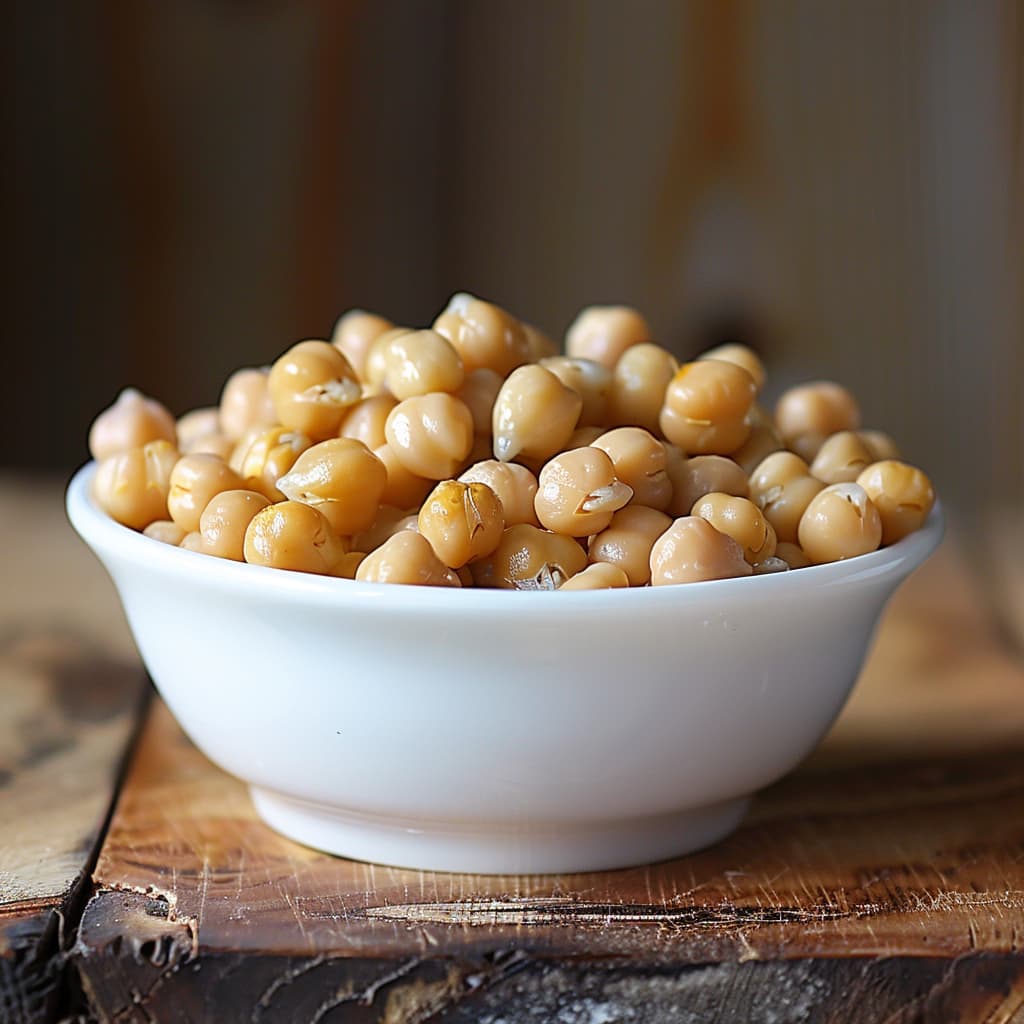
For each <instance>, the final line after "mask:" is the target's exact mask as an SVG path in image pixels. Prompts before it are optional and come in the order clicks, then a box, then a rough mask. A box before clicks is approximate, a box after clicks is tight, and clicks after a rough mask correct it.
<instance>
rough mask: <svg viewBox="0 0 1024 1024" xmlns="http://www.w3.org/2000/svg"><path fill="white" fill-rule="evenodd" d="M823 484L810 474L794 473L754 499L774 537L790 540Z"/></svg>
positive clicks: (795, 534) (792, 541)
mask: <svg viewBox="0 0 1024 1024" xmlns="http://www.w3.org/2000/svg"><path fill="white" fill-rule="evenodd" d="M824 488H825V485H824V484H823V483H822V482H821V481H820V480H818V479H816V478H815V477H813V476H797V477H793V479H791V480H787V481H786V482H785V483H782V484H779V485H778V486H777V487H774V488H772V489H770V490H768V491H766V492H765V493H764V494H762V495H761V497H760V498H759V499H758V501H757V502H756V503H755V504H756V505H757V507H758V508H759V509H760V510H761V513H762V514H763V515H764V517H765V519H767V520H768V522H769V523H771V525H772V529H773V530H774V531H775V536H776V538H777V540H784V541H788V542H789V543H791V544H792V543H794V542H795V541H796V539H797V532H798V530H799V527H800V520H801V519H802V518H803V515H804V512H806V510H807V506H808V505H810V503H811V502H812V501H813V500H814V498H816V497H817V496H818V495H819V494H820V493H821V491H822V490H824Z"/></svg>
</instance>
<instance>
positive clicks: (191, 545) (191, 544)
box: [178, 530, 206, 555]
mask: <svg viewBox="0 0 1024 1024" xmlns="http://www.w3.org/2000/svg"><path fill="white" fill-rule="evenodd" d="M178 547H179V548H184V549H185V550H186V551H194V552H195V553H196V554H197V555H205V554H206V552H205V551H204V550H203V535H202V534H201V533H200V532H199V531H198V530H193V531H192V532H191V533H186V534H185V536H184V537H182V538H181V542H180V543H179V544H178Z"/></svg>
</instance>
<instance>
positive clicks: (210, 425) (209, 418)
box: [175, 406, 223, 455]
mask: <svg viewBox="0 0 1024 1024" xmlns="http://www.w3.org/2000/svg"><path fill="white" fill-rule="evenodd" d="M175 431H176V433H177V437H178V451H179V452H181V454H182V455H188V454H189V453H190V452H193V451H195V450H196V449H195V447H194V446H195V445H196V444H198V443H199V442H201V441H202V440H203V439H204V438H206V437H209V436H210V435H211V434H220V433H221V430H220V410H219V409H218V408H217V407H216V406H211V407H210V408H207V409H193V410H192V411H191V412H187V413H185V415H184V416H179V417H178V422H177V423H176V424H175ZM221 436H223V435H221Z"/></svg>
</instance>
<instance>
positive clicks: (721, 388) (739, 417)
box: [658, 359, 757, 455]
mask: <svg viewBox="0 0 1024 1024" xmlns="http://www.w3.org/2000/svg"><path fill="white" fill-rule="evenodd" d="M756 394H757V387H756V385H755V384H754V378H753V377H751V376H750V374H749V373H747V371H746V370H744V369H743V368H742V367H740V366H736V365H735V364H734V363H726V362H722V361H721V360H718V359H704V360H698V361H697V362H693V363H686V364H685V365H684V366H681V367H680V368H679V371H678V372H677V373H676V375H675V376H674V377H673V378H672V380H671V382H670V383H669V385H668V388H667V389H666V391H665V402H664V405H663V406H662V408H661V415H660V416H659V419H658V422H659V425H660V427H661V432H662V433H663V434H664V435H665V437H667V438H668V440H669V441H671V442H672V443H673V444H675V445H678V446H679V447H680V448H682V450H683V451H684V452H686V453H687V454H690V455H730V454H731V453H732V452H734V451H736V449H738V448H739V447H740V446H741V445H742V444H743V443H744V442H745V441H746V440H747V437H748V436H749V435H750V424H749V422H748V421H747V418H746V417H747V413H748V412H749V410H750V407H751V404H752V403H753V401H754V396H755V395H756Z"/></svg>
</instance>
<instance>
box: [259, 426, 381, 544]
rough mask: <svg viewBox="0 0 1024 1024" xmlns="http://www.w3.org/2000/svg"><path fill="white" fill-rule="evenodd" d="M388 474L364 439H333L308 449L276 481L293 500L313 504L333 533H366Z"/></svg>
mask: <svg viewBox="0 0 1024 1024" xmlns="http://www.w3.org/2000/svg"><path fill="white" fill-rule="evenodd" d="M387 480H388V471H387V469H386V468H385V466H384V463H383V462H381V461H380V459H378V458H377V457H376V456H375V455H374V454H373V452H371V451H370V449H369V448H367V447H366V445H365V444H363V442H362V441H356V440H355V439H353V438H351V437H334V438H331V439H330V440H328V441H321V442H320V443H319V444H315V445H313V446H312V447H311V448H307V449H306V450H305V451H304V452H303V453H302V454H301V455H300V456H299V457H298V458H297V459H296V460H295V464H294V465H293V466H292V468H291V469H290V470H289V471H288V472H287V473H286V474H285V475H284V476H283V477H281V478H280V479H279V480H278V481H277V487H278V490H280V491H281V493H282V494H284V495H285V496H286V497H287V498H288V499H290V500H291V501H302V502H305V503H306V504H307V505H312V506H313V507H314V508H316V509H318V510H319V511H320V512H322V513H323V515H324V516H325V517H326V519H327V521H328V522H329V523H330V524H331V528H332V529H333V530H334V532H335V533H337V534H339V535H341V536H349V535H351V534H353V533H359V532H361V531H362V530H367V529H369V528H370V526H372V525H373V521H374V519H375V518H376V517H377V508H378V506H379V505H380V500H381V496H382V495H383V493H384V489H385V487H386V486H387Z"/></svg>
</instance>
